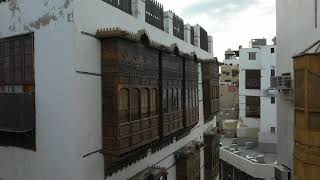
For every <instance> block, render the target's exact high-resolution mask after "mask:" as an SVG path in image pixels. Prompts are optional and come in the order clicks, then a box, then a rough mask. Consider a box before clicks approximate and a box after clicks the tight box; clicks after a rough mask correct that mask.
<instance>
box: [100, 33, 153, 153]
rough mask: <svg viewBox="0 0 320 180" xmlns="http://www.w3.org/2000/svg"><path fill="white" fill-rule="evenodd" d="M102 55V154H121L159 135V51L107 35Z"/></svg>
mask: <svg viewBox="0 0 320 180" xmlns="http://www.w3.org/2000/svg"><path fill="white" fill-rule="evenodd" d="M101 57H102V62H101V68H102V69H101V72H102V86H103V138H104V139H103V147H104V153H106V154H113V155H122V154H125V153H127V152H129V151H131V150H134V149H136V148H138V147H140V146H143V145H146V144H148V143H151V142H153V141H155V140H157V139H158V138H159V113H158V93H159V85H158V84H159V63H158V51H157V50H156V49H152V48H146V47H145V46H143V45H142V44H139V43H136V42H134V41H130V40H128V39H122V38H110V39H105V40H103V41H102V56H101Z"/></svg>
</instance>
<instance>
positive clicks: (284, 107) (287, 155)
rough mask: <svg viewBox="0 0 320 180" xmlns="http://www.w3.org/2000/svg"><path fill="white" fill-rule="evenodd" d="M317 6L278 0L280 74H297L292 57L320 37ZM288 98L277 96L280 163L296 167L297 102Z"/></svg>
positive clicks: (307, 0) (309, 2) (306, 0)
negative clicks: (294, 106) (294, 133)
mask: <svg viewBox="0 0 320 180" xmlns="http://www.w3.org/2000/svg"><path fill="white" fill-rule="evenodd" d="M314 9H315V7H314V0H304V1H299V0H282V1H277V74H282V73H287V72H291V73H293V68H292V58H291V57H292V56H294V55H296V54H298V53H300V52H301V51H303V50H304V49H306V48H307V47H309V46H310V45H311V44H313V43H314V42H315V41H317V40H319V39H320V28H319V27H318V28H315V13H314ZM319 9H320V5H319V3H318V11H319ZM319 25H320V13H319V12H318V26H319ZM285 99H287V97H286V96H284V95H283V94H282V95H280V97H279V98H277V105H278V111H277V118H278V121H277V126H278V137H279V138H278V145H277V151H278V163H279V164H283V165H285V166H287V167H289V168H291V169H292V168H293V155H292V152H293V122H294V115H293V102H291V101H288V100H285Z"/></svg>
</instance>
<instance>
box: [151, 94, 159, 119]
mask: <svg viewBox="0 0 320 180" xmlns="http://www.w3.org/2000/svg"><path fill="white" fill-rule="evenodd" d="M150 101H151V102H150V105H151V109H150V111H151V116H156V115H158V92H157V89H152V91H151V99H150Z"/></svg>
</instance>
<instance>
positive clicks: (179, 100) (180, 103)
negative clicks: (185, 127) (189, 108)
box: [178, 88, 182, 111]
mask: <svg viewBox="0 0 320 180" xmlns="http://www.w3.org/2000/svg"><path fill="white" fill-rule="evenodd" d="M181 94H182V92H181V89H180V88H179V89H178V110H179V111H181V110H182V95H181Z"/></svg>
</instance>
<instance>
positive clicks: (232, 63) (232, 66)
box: [218, 49, 239, 124]
mask: <svg viewBox="0 0 320 180" xmlns="http://www.w3.org/2000/svg"><path fill="white" fill-rule="evenodd" d="M220 68H221V75H220V115H221V116H218V117H219V119H221V120H223V119H238V114H239V111H238V109H239V51H235V50H231V49H228V50H227V51H225V59H224V60H223V63H222V65H221V66H220ZM221 123H222V122H221ZM221 123H220V124H221Z"/></svg>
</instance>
